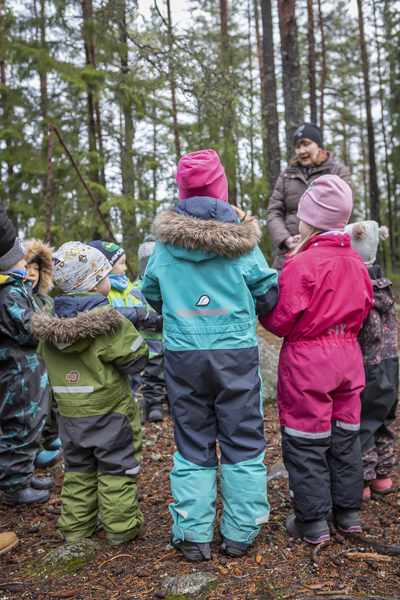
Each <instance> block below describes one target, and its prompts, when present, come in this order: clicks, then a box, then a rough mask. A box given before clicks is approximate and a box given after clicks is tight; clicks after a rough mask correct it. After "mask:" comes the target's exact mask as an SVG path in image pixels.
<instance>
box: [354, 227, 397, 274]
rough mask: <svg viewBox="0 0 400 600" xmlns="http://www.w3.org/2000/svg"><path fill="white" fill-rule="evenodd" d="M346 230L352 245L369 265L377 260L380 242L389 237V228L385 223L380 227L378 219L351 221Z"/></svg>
mask: <svg viewBox="0 0 400 600" xmlns="http://www.w3.org/2000/svg"><path fill="white" fill-rule="evenodd" d="M344 231H345V233H348V234H350V236H351V245H352V247H353V248H354V250H357V252H358V254H359V255H360V256H361V258H362V259H363V261H364V263H365V264H366V265H367V267H369V266H371V265H373V264H374V262H375V260H376V251H377V249H378V244H379V242H380V241H381V240H386V239H387V238H388V237H389V231H388V228H387V227H385V225H383V226H382V227H379V226H378V223H377V222H376V221H359V222H358V223H351V224H350V225H346V227H345V228H344Z"/></svg>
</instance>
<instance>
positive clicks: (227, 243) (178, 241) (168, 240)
mask: <svg viewBox="0 0 400 600" xmlns="http://www.w3.org/2000/svg"><path fill="white" fill-rule="evenodd" d="M231 208H232V209H233V210H234V211H235V213H236V215H237V217H238V219H239V220H240V221H241V223H240V224H239V223H233V222H223V221H220V220H217V219H210V220H205V219H200V218H198V217H195V216H190V215H186V214H182V213H180V212H177V211H176V210H163V211H162V212H160V213H159V214H158V215H157V216H156V218H155V219H154V222H153V225H152V232H153V233H154V235H156V236H157V237H158V239H159V240H160V242H161V243H163V244H172V245H174V246H181V247H183V248H185V250H203V251H204V252H208V253H211V252H215V253H216V254H219V255H220V256H226V257H228V258H237V257H239V256H242V255H245V254H250V252H252V250H254V248H255V247H256V246H257V244H258V243H259V241H260V239H261V227H260V225H259V223H258V221H257V219H255V217H249V216H248V215H246V213H244V212H243V211H241V210H240V209H238V208H236V207H235V206H231Z"/></svg>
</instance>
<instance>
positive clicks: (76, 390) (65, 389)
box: [53, 385, 94, 394]
mask: <svg viewBox="0 0 400 600" xmlns="http://www.w3.org/2000/svg"><path fill="white" fill-rule="evenodd" d="M53 391H54V392H55V393H56V394H90V393H91V392H93V391H94V388H93V386H92V385H76V386H74V387H72V386H71V385H65V386H64V385H55V386H54V387H53Z"/></svg>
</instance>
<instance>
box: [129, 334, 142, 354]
mask: <svg viewBox="0 0 400 600" xmlns="http://www.w3.org/2000/svg"><path fill="white" fill-rule="evenodd" d="M142 342H143V338H142V336H141V335H139V337H138V338H137V340H135V341H134V342H133V344H132V346H131V350H132V351H133V352H135V350H137V349H138V348H139V346H140V344H141V343H142Z"/></svg>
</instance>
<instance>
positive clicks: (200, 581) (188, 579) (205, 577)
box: [163, 571, 218, 596]
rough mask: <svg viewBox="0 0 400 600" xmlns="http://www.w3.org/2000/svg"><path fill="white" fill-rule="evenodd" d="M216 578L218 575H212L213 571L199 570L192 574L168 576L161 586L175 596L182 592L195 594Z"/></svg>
mask: <svg viewBox="0 0 400 600" xmlns="http://www.w3.org/2000/svg"><path fill="white" fill-rule="evenodd" d="M217 579H218V577H217V576H216V575H213V573H206V572H203V571H199V572H197V573H193V574H192V575H177V576H176V577H169V578H168V579H166V580H165V581H164V583H163V587H165V589H167V590H168V591H169V592H171V594H176V595H177V596H180V595H183V594H197V593H198V592H201V591H202V590H204V589H205V588H206V587H207V586H208V585H210V583H214V581H216V580H217Z"/></svg>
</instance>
